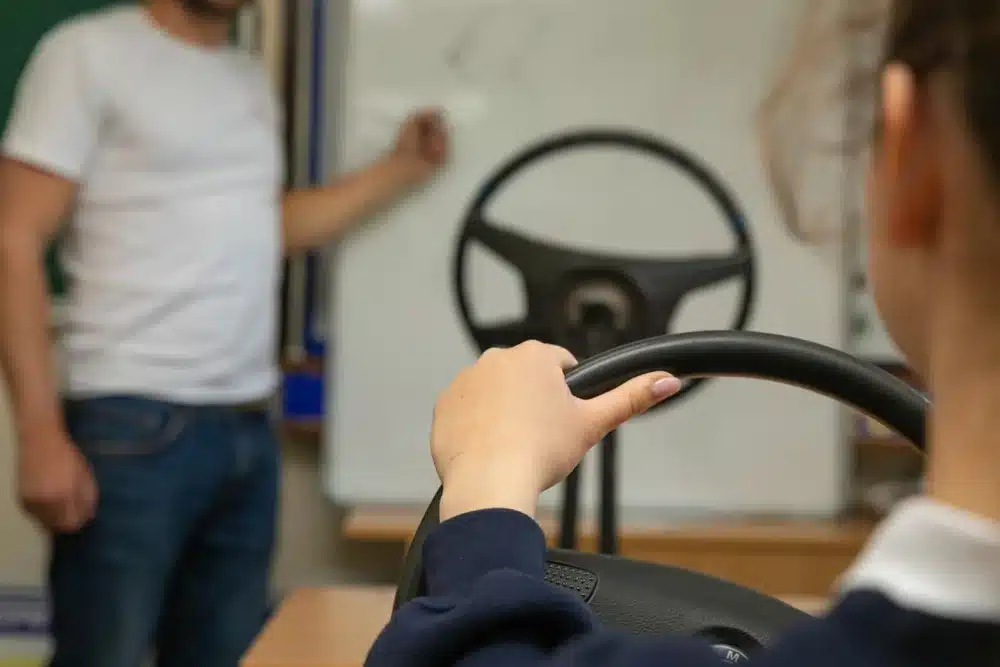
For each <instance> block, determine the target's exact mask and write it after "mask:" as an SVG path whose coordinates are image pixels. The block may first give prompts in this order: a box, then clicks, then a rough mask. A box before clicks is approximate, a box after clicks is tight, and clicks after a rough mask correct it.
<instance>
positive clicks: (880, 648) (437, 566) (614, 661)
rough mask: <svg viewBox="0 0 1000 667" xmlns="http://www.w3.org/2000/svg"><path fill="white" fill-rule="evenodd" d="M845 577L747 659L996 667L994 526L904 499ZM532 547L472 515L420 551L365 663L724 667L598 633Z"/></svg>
mask: <svg viewBox="0 0 1000 667" xmlns="http://www.w3.org/2000/svg"><path fill="white" fill-rule="evenodd" d="M888 524H889V525H888V526H883V528H882V529H881V531H880V533H879V534H877V535H876V536H875V537H874V538H873V544H872V545H870V546H869V548H868V549H867V552H866V554H865V555H863V556H862V558H861V559H859V563H858V564H857V565H856V567H855V568H854V570H852V572H850V573H849V574H848V575H846V576H845V583H844V593H843V596H842V597H841V599H840V601H839V603H838V604H837V605H836V606H835V607H834V608H833V610H832V611H831V612H830V613H829V614H828V615H827V616H826V617H824V618H817V619H810V620H807V621H806V622H804V623H803V624H802V625H801V626H800V627H798V628H795V629H793V630H792V631H790V632H788V633H787V634H786V635H785V636H784V637H783V638H781V639H780V640H779V641H777V642H776V643H774V644H773V645H772V646H770V647H769V648H768V649H766V650H763V651H761V652H759V653H756V654H754V655H753V656H752V657H751V661H750V664H752V665H762V666H766V667H835V666H836V667H961V666H964V665H970V666H975V667H986V666H987V665H989V666H993V665H1000V529H997V527H996V526H994V525H992V524H987V523H986V522H982V521H979V520H978V519H975V518H973V517H967V516H962V515H959V514H958V513H956V512H954V511H952V510H949V509H946V508H942V507H940V506H934V505H933V504H932V503H930V502H929V501H916V502H911V503H910V506H909V507H906V508H904V509H903V511H901V512H900V513H899V515H898V516H897V517H896V518H895V519H894V520H892V521H889V522H888ZM545 551H546V549H545V539H544V537H543V535H542V532H541V530H540V529H539V527H538V525H537V524H536V523H535V522H534V521H533V520H532V519H531V518H529V517H528V516H526V515H524V514H520V513H517V512H513V511H509V510H500V509H496V510H484V511H479V512H472V513H469V514H466V515H462V516H459V517H456V518H454V519H451V520H449V521H446V522H445V523H443V524H442V525H441V526H440V527H439V528H438V529H437V530H436V532H434V533H433V534H432V535H431V536H430V537H429V539H428V541H427V543H426V545H425V551H424V553H425V568H426V574H427V583H428V597H425V598H422V599H418V600H414V601H412V602H410V603H409V604H407V605H405V606H403V607H402V608H401V609H400V610H399V611H397V612H396V614H395V615H394V616H393V618H392V619H391V621H390V622H389V624H388V626H387V627H386V628H385V630H384V631H383V632H382V634H381V635H380V636H379V638H378V640H377V641H376V643H375V645H374V646H373V648H372V650H371V653H370V654H369V656H368V660H367V662H366V667H673V666H674V665H676V666H677V667H716V666H717V667H724V666H725V665H727V664H728V663H726V662H725V661H724V660H723V659H722V658H721V657H720V656H719V655H717V654H716V653H715V652H714V651H713V650H712V649H711V647H710V646H709V645H708V644H707V643H704V642H701V641H698V640H695V639H686V638H678V637H663V638H640V637H636V636H630V635H623V634H619V633H616V632H611V631H609V630H606V629H604V628H602V627H601V625H600V623H599V622H598V621H597V620H596V619H595V617H594V616H593V614H592V613H591V612H590V610H589V609H588V607H587V606H586V605H585V604H583V603H582V602H581V601H580V599H579V598H578V597H577V596H575V595H573V594H571V593H569V592H566V591H564V590H562V589H560V588H558V587H555V586H551V585H548V584H546V583H545V582H544V580H543V573H544V564H545Z"/></svg>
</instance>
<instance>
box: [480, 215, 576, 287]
mask: <svg viewBox="0 0 1000 667" xmlns="http://www.w3.org/2000/svg"><path fill="white" fill-rule="evenodd" d="M467 233H468V235H469V238H471V239H474V240H476V241H478V242H479V243H480V244H482V245H483V247H485V248H486V249H487V250H490V251H491V252H493V253H494V254H495V255H496V256H497V257H499V258H500V259H502V260H503V261H505V262H506V263H507V264H510V265H511V266H513V267H514V268H515V269H517V270H518V271H519V272H520V273H521V275H522V276H523V277H524V278H525V279H526V280H528V281H537V280H539V279H543V278H545V277H547V276H551V275H556V274H558V273H559V271H560V269H562V268H564V267H566V266H567V263H568V262H567V260H568V259H569V258H570V256H571V255H570V253H567V252H566V251H564V250H560V249H559V248H556V247H554V246H552V245H550V244H548V243H545V242H544V241H539V240H538V239H534V238H531V237H529V236H528V235H526V234H522V233H520V232H515V231H512V230H510V229H508V228H505V227H500V226H498V225H496V224H494V223H492V222H489V221H487V220H485V219H484V218H482V217H480V218H478V219H477V220H476V222H475V223H473V224H471V225H470V226H469V229H468V231H467Z"/></svg>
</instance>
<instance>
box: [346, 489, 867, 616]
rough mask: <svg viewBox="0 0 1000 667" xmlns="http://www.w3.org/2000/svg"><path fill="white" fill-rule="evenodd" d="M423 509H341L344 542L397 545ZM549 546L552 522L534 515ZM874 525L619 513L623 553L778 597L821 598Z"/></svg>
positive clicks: (585, 543) (592, 532)
mask: <svg viewBox="0 0 1000 667" xmlns="http://www.w3.org/2000/svg"><path fill="white" fill-rule="evenodd" d="M423 509H424V508H416V507H385V506H364V507H360V506H359V507H354V508H350V509H349V510H348V511H347V514H346V517H345V520H344V524H343V529H342V530H343V534H344V536H345V537H346V538H347V539H349V540H354V541H359V542H382V543H394V544H399V545H400V548H401V549H402V548H404V547H405V546H406V545H407V544H408V543H409V541H410V540H411V539H412V537H413V534H414V532H416V529H417V525H418V523H419V522H420V517H421V515H422V514H423ZM539 523H540V524H541V526H542V528H543V530H545V533H546V535H547V536H548V538H549V543H550V544H553V543H554V541H555V536H556V535H557V532H558V522H557V521H556V519H555V517H553V516H551V515H550V516H544V515H543V516H540V517H539ZM873 525H874V524H873V522H871V521H868V520H864V519H847V520H843V521H810V520H780V519H773V520H772V519H759V520H757V519H755V520H750V519H748V520H711V521H678V520H677V519H676V518H671V517H669V516H667V515H664V514H663V513H657V512H634V511H626V512H625V513H623V515H622V517H621V541H620V550H621V554H622V555H623V556H627V557H629V558H634V559H637V560H643V561H648V562H652V563H664V564H669V565H677V566H680V567H685V568H688V569H690V570H695V571H697V572H703V573H705V574H710V575H713V576H717V577H721V578H723V579H728V580H729V581H733V582H736V583H738V584H741V585H743V586H747V587H749V588H753V589H755V590H759V591H762V592H764V593H767V594H769V595H777V596H784V597H787V596H800V597H801V596H806V597H823V596H825V595H827V593H828V592H829V591H830V589H831V587H832V586H833V584H834V582H835V580H836V579H837V577H839V576H840V574H841V573H842V572H843V571H844V570H846V569H847V567H848V566H849V565H850V564H851V562H852V561H853V560H854V558H855V556H857V554H858V552H859V551H860V550H861V547H862V546H863V545H864V543H865V541H866V540H867V539H868V535H869V534H870V533H871V530H872V527H873ZM580 528H581V530H580V546H581V549H582V550H584V551H593V550H595V548H596V537H597V531H596V529H595V526H594V524H593V522H592V521H586V522H583V523H581V526H580Z"/></svg>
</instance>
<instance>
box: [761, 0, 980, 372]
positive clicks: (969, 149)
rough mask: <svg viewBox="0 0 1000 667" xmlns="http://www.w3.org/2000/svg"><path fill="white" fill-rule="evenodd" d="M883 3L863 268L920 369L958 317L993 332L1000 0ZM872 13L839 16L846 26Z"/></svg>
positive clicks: (854, 89) (857, 25)
mask: <svg viewBox="0 0 1000 667" xmlns="http://www.w3.org/2000/svg"><path fill="white" fill-rule="evenodd" d="M820 1H822V0H820ZM879 4H881V7H880V9H881V10H882V11H883V12H884V13H883V14H880V16H879V27H878V29H879V30H882V31H883V32H882V33H881V35H882V51H881V57H880V59H879V61H878V67H877V71H875V72H871V73H870V76H871V78H872V80H873V81H874V82H875V83H876V84H877V85H875V86H874V87H872V88H871V89H870V90H871V92H872V93H874V94H873V95H870V97H871V99H870V101H871V102H872V103H873V107H872V111H873V115H872V118H873V123H872V126H870V127H869V128H867V130H868V132H867V133H866V136H867V137H868V139H869V146H868V148H870V151H869V155H870V160H869V173H868V178H867V183H866V190H867V210H868V213H869V215H868V227H867V242H868V252H869V278H870V281H871V284H872V289H873V292H874V295H875V299H876V302H877V304H878V307H879V311H880V314H881V316H882V318H883V320H884V322H885V324H886V326H887V329H888V330H889V332H890V334H891V335H892V337H893V339H894V340H895V342H896V343H897V345H899V347H900V348H901V349H902V351H903V352H904V353H905V354H906V355H907V357H908V358H909V360H910V361H911V363H913V365H914V366H915V367H916V368H917V369H918V370H920V371H921V372H927V371H929V370H930V369H929V367H928V366H929V365H930V363H931V359H930V357H931V355H932V353H933V351H934V350H935V349H937V347H938V346H939V345H940V344H941V343H942V341H943V340H944V339H945V337H946V336H947V335H949V333H950V334H957V333H959V331H958V330H960V329H962V328H963V327H964V328H965V329H971V328H974V327H990V326H992V327H994V333H993V336H994V337H995V338H996V339H997V341H998V343H1000V0H884V1H883V2H881V3H879V2H876V1H875V0H873V1H872V2H871V3H868V6H869V8H870V7H872V6H875V5H879ZM873 17H874V15H873V14H869V15H868V16H866V17H860V16H855V17H846V18H845V17H841V18H840V19H839V20H840V21H842V23H841V24H840V25H841V27H843V26H845V25H846V26H847V27H848V33H849V34H850V32H851V31H854V32H857V31H861V30H871V29H872V25H871V22H870V21H867V19H872V18H873ZM866 21H867V22H866ZM844 22H846V23H844ZM852 22H853V23H852ZM846 88H847V90H848V92H849V93H850V94H857V93H858V91H859V90H861V89H863V86H862V87H860V88H859V87H858V86H856V85H853V84H852V85H848V86H847V87H846ZM854 101H855V102H857V101H858V100H854ZM778 176H779V179H780V177H781V175H780V174H779V175H778ZM776 185H777V186H778V189H779V190H781V189H782V187H783V184H782V183H780V182H779V183H776ZM785 185H787V184H785ZM785 189H786V190H787V187H785ZM957 342H958V341H957V340H953V341H952V342H951V344H955V343H957Z"/></svg>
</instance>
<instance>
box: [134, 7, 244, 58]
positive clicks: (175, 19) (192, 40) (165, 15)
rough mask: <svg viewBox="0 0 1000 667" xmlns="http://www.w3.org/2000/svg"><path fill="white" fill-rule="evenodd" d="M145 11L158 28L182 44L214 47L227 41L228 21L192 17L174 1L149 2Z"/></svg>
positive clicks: (216, 18)
mask: <svg viewBox="0 0 1000 667" xmlns="http://www.w3.org/2000/svg"><path fill="white" fill-rule="evenodd" d="M147 9H148V11H149V15H150V17H152V19H153V21H154V22H155V23H156V24H157V25H158V26H159V27H160V28H162V29H163V30H164V31H165V32H167V33H168V34H170V35H171V36H173V37H175V38H177V39H179V40H181V41H183V42H188V43H189V44H194V45H196V46H203V47H216V46H222V45H223V44H225V43H226V41H227V40H228V39H229V28H230V25H229V21H227V20H225V19H222V18H218V17H205V16H197V15H193V14H192V13H191V12H189V11H187V10H186V9H185V8H184V6H183V5H182V4H180V3H179V2H177V1H176V0H150V1H149V3H148V4H147Z"/></svg>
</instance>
